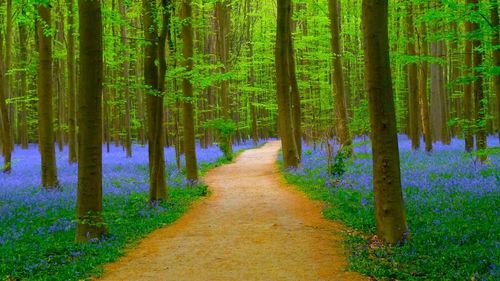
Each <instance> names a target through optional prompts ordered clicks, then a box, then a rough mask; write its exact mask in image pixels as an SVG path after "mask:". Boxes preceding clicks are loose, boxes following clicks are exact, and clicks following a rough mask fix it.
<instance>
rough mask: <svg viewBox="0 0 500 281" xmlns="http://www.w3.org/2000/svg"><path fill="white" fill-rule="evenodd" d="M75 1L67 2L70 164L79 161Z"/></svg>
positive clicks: (68, 0)
mask: <svg viewBox="0 0 500 281" xmlns="http://www.w3.org/2000/svg"><path fill="white" fill-rule="evenodd" d="M73 3H74V2H73V0H67V3H66V4H67V8H68V12H67V13H68V31H67V32H68V33H67V36H66V41H67V44H68V49H67V60H66V63H67V68H68V129H69V132H68V133H69V137H68V142H69V143H68V149H69V158H68V161H69V163H76V162H77V161H78V159H77V142H76V67H75V36H74V33H75V32H74V31H75V23H74V21H75V20H74V10H73V6H74V5H73Z"/></svg>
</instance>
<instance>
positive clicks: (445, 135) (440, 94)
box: [430, 40, 449, 144]
mask: <svg viewBox="0 0 500 281" xmlns="http://www.w3.org/2000/svg"><path fill="white" fill-rule="evenodd" d="M443 49H444V42H443V41H442V40H440V41H435V42H432V43H431V56H433V57H434V58H436V59H443V58H444V52H443V51H444V50H443ZM445 93H446V90H445V81H444V69H443V66H442V65H441V64H440V63H431V113H430V115H431V120H432V121H433V122H432V126H431V128H432V136H433V138H434V140H435V141H438V140H439V141H441V142H442V143H445V144H449V131H448V125H447V122H448V119H447V115H446V111H447V106H446V103H447V102H448V101H447V100H446V94H445Z"/></svg>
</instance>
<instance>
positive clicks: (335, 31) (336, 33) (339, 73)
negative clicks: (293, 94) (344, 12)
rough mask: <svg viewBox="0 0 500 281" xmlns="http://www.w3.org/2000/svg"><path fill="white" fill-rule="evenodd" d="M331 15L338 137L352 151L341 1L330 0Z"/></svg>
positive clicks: (341, 143) (342, 144)
mask: <svg viewBox="0 0 500 281" xmlns="http://www.w3.org/2000/svg"><path fill="white" fill-rule="evenodd" d="M328 11H329V17H330V33H331V35H332V38H331V42H330V44H331V48H332V53H333V54H332V66H333V85H334V89H335V106H336V108H335V115H336V117H337V120H336V121H337V122H336V123H337V126H336V127H337V138H338V140H339V143H340V145H341V146H342V147H343V148H346V149H348V151H349V152H352V148H351V147H350V146H351V143H352V140H351V135H350V133H349V128H348V126H347V109H346V98H345V95H346V94H345V84H344V71H343V69H342V42H341V40H342V37H341V34H340V22H341V17H340V3H339V0H328Z"/></svg>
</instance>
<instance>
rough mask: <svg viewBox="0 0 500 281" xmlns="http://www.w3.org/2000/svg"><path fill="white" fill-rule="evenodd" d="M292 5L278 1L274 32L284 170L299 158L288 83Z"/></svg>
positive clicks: (297, 163)
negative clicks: (275, 30)
mask: <svg viewBox="0 0 500 281" xmlns="http://www.w3.org/2000/svg"><path fill="white" fill-rule="evenodd" d="M291 16H292V4H291V1H290V0H278V18H277V32H276V53H275V55H276V62H275V64H276V91H277V101H278V130H279V133H280V136H281V145H282V151H283V161H284V165H285V168H292V167H297V166H298V165H299V162H300V158H299V155H298V151H297V145H296V141H295V135H294V131H293V125H292V122H290V120H293V114H292V104H291V102H292V98H291V82H290V73H289V70H290V65H289V63H290V60H289V57H290V53H289V52H290V46H291V44H290V43H289V42H288V41H289V40H291V35H290V34H291V30H290V28H291Z"/></svg>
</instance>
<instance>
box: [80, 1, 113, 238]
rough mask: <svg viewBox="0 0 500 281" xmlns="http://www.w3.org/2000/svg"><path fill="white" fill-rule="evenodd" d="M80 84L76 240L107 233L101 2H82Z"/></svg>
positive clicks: (98, 236)
mask: <svg viewBox="0 0 500 281" xmlns="http://www.w3.org/2000/svg"><path fill="white" fill-rule="evenodd" d="M78 8H79V15H80V83H79V91H78V92H79V95H78V120H77V122H78V129H79V130H78V194H77V203H76V204H77V218H78V224H77V228H76V240H77V241H78V242H88V241H89V240H91V239H99V238H101V237H102V236H103V235H104V234H105V233H106V228H105V226H104V219H103V217H102V83H103V67H104V66H103V43H102V41H103V39H102V34H103V27H102V16H101V2H100V1H88V0H79V1H78Z"/></svg>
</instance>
